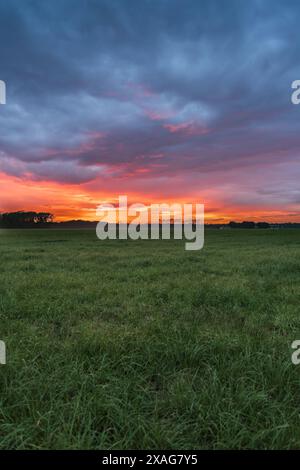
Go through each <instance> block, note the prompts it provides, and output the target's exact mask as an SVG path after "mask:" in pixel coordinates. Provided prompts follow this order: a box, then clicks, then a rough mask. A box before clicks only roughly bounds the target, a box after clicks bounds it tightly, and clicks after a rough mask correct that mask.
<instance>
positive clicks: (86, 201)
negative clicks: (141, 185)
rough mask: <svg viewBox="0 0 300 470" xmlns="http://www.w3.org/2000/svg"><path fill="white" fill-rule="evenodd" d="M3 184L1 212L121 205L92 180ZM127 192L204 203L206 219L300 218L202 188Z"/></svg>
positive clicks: (85, 212) (85, 211)
mask: <svg viewBox="0 0 300 470" xmlns="http://www.w3.org/2000/svg"><path fill="white" fill-rule="evenodd" d="M0 186H1V201H0V213H1V212H13V211H18V210H32V211H43V212H50V213H52V214H54V220H55V221H57V222H63V221H67V220H75V219H76V220H78V219H81V220H87V221H95V220H97V215H96V209H97V207H98V206H99V205H100V204H102V203H104V202H109V203H112V204H115V205H116V206H117V205H118V197H119V193H118V192H117V191H113V188H112V189H111V190H110V191H108V190H107V189H106V190H103V191H99V190H96V189H94V188H91V187H90V186H89V184H81V185H74V184H59V183H57V182H49V181H33V180H27V179H26V180H25V179H20V178H17V177H9V176H7V175H5V174H3V173H0ZM122 194H127V196H128V205H130V204H133V203H142V204H145V205H147V206H149V205H150V204H152V203H156V204H158V203H160V204H161V203H167V204H174V203H179V204H184V203H193V204H196V203H204V204H205V222H206V223H216V224H217V223H228V222H230V221H231V220H235V221H237V222H239V221H243V220H252V221H267V222H300V214H299V213H297V211H296V208H295V209H294V208H289V210H288V211H287V210H284V209H282V208H280V207H279V208H277V209H275V208H274V207H273V208H271V207H264V208H262V207H258V206H251V207H243V206H241V205H237V204H236V205H234V204H231V205H230V206H229V205H227V206H226V205H224V203H222V202H221V200H222V198H221V196H220V194H218V192H217V191H215V192H214V191H207V192H201V193H200V192H199V194H198V195H193V196H191V195H190V196H189V197H186V198H185V199H184V200H183V198H182V197H173V198H171V197H159V195H158V194H153V195H151V194H148V193H146V192H144V193H143V192H142V191H131V192H129V191H127V192H125V191H122V192H121V191H120V195H122Z"/></svg>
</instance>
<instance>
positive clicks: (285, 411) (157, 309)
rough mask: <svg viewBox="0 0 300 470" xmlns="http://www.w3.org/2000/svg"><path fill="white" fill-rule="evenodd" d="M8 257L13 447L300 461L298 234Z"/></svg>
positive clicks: (5, 304) (33, 247) (1, 414)
mask: <svg viewBox="0 0 300 470" xmlns="http://www.w3.org/2000/svg"><path fill="white" fill-rule="evenodd" d="M0 250H1V272H0V339H1V340H4V341H5V343H6V347H7V364H6V365H0V448H1V449H224V448H230V449H247V448H250V449H253V448H255V449H265V448H269V449H278V448H284V449H291V448H300V365H299V366H295V365H293V364H292V362H291V354H292V349H291V343H292V342H293V341H294V340H295V339H300V308H299V304H300V282H299V281H300V231H298V230H238V229H237V230H223V231H222V230H207V231H206V234H205V246H204V248H203V250H201V251H198V252H196V251H192V252H187V251H185V250H184V242H183V241H174V240H169V241H167V240H164V241H155V240H153V241H151V240H149V241H147V240H143V241H130V240H128V241H126V240H125V241H123V240H122V241H121V240H111V241H99V240H98V239H97V238H96V236H95V232H94V231H93V230H69V231H68V230H1V231H0Z"/></svg>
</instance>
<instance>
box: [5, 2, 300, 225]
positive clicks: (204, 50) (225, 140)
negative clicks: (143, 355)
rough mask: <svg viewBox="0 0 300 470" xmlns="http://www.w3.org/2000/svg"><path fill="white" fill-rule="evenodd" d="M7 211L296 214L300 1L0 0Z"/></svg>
mask: <svg viewBox="0 0 300 470" xmlns="http://www.w3.org/2000/svg"><path fill="white" fill-rule="evenodd" d="M0 79H1V80H4V81H5V82H6V86H7V104H6V105H1V106H0V212H4V211H14V210H42V211H50V212H53V213H54V215H55V218H56V220H66V219H74V218H76V219H78V218H80V219H88V220H96V207H97V206H98V205H99V204H101V203H103V202H104V201H106V202H114V201H116V200H117V198H118V196H119V195H123V194H124V195H125V194H126V195H128V199H129V201H130V202H140V203H146V204H149V203H151V202H194V203H197V202H198V203H204V204H205V208H206V221H207V222H215V223H217V222H226V221H229V220H244V219H247V220H267V221H290V222H296V221H298V222H299V221H300V211H299V209H300V184H299V181H300V158H299V154H300V106H295V105H292V104H291V93H292V92H291V83H292V82H293V81H294V80H296V79H300V3H299V2H298V1H276V0H272V1H268V0H265V1H258V0H252V1H251V2H244V1H241V0H238V1H236V0H219V1H214V0H209V1H203V0H201V1H198V0H195V1H192V0H180V1H179V0H169V1H167V0H151V1H150V0H149V1H147V0H107V1H102V0H97V1H96V0H87V1H84V0H80V1H77V0H72V1H71V0H70V1H64V0H60V1H58V0H53V1H49V0H47V1H46V0H39V1H29V0H23V1H20V0H18V1H17V0H10V1H9V2H8V1H4V0H0Z"/></svg>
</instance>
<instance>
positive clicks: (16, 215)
mask: <svg viewBox="0 0 300 470" xmlns="http://www.w3.org/2000/svg"><path fill="white" fill-rule="evenodd" d="M51 222H53V214H51V213H50V212H34V211H29V212H25V211H18V212H5V213H4V214H0V227H3V228H25V227H26V228H27V227H41V226H45V225H47V224H49V223H51Z"/></svg>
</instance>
